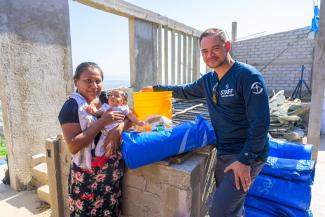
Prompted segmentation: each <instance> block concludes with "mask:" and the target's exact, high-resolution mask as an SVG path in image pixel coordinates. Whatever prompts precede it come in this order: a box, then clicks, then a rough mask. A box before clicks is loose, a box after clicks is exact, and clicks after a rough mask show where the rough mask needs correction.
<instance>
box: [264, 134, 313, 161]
mask: <svg viewBox="0 0 325 217" xmlns="http://www.w3.org/2000/svg"><path fill="white" fill-rule="evenodd" d="M269 144H270V149H269V156H272V157H279V158H289V159H299V160H310V159H311V157H312V153H313V145H304V144H300V143H294V142H288V141H285V142H284V141H281V140H278V139H273V138H270V140H269Z"/></svg>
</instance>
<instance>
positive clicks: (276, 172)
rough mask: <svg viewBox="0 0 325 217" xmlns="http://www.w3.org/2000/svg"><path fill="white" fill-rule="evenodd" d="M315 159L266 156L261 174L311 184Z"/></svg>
mask: <svg viewBox="0 0 325 217" xmlns="http://www.w3.org/2000/svg"><path fill="white" fill-rule="evenodd" d="M314 169H315V161H313V160H297V159H286V158H277V157H268V158H267V161H266V163H265V166H264V167H263V169H262V171H261V174H265V175H269V176H274V177H278V178H280V179H286V180H288V181H301V182H306V184H312V183H313V180H314V176H313V175H314Z"/></svg>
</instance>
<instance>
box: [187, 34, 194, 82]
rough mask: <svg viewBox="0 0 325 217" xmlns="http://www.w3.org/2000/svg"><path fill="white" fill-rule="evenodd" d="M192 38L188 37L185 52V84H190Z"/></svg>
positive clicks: (191, 79)
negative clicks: (186, 60)
mask: <svg viewBox="0 0 325 217" xmlns="http://www.w3.org/2000/svg"><path fill="white" fill-rule="evenodd" d="M192 39H193V37H192V36H191V35H189V36H188V51H187V59H188V64H187V66H188V67H187V82H186V83H192V81H193V78H192V70H193V68H192V56H193V50H192V43H193V40H192Z"/></svg>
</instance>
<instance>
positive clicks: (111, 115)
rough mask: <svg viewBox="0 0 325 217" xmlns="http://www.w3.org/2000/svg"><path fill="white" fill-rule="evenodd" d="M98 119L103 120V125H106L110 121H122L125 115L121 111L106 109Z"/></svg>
mask: <svg viewBox="0 0 325 217" xmlns="http://www.w3.org/2000/svg"><path fill="white" fill-rule="evenodd" d="M100 119H102V120H104V122H105V125H107V124H111V123H112V122H122V121H123V120H124V119H125V115H123V114H122V113H121V112H113V111H107V112H105V113H104V114H103V115H102V116H101V117H100Z"/></svg>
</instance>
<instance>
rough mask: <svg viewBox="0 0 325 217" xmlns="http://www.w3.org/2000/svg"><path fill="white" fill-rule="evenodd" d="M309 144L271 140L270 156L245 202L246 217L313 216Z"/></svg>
mask: <svg viewBox="0 0 325 217" xmlns="http://www.w3.org/2000/svg"><path fill="white" fill-rule="evenodd" d="M312 150H313V146H312V145H304V144H299V143H293V142H283V141H280V140H277V139H272V138H270V151H269V154H270V156H269V157H268V159H267V162H266V163H265V166H264V168H263V169H262V171H261V173H260V175H259V176H257V178H256V180H255V182H254V185H253V186H252V187H251V189H250V191H249V192H248V195H247V197H246V201H245V210H246V216H247V217H280V216H281V217H312V216H313V215H312V212H311V211H310V210H309V207H310V201H311V186H312V184H313V180H314V174H315V162H314V161H313V160H311V157H312Z"/></svg>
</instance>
